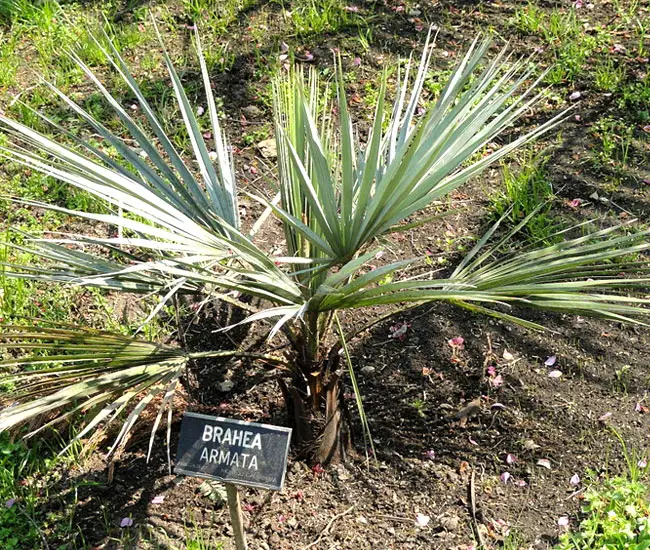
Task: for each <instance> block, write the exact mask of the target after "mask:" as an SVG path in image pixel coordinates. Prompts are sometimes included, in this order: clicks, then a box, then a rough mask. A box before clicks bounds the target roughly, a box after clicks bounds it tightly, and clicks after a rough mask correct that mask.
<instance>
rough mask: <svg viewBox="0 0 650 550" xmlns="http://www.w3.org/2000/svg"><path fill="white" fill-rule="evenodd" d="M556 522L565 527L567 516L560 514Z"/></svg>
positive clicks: (567, 522) (567, 523)
mask: <svg viewBox="0 0 650 550" xmlns="http://www.w3.org/2000/svg"><path fill="white" fill-rule="evenodd" d="M557 524H558V525H559V526H560V527H566V526H567V525H569V518H568V517H567V516H562V517H561V518H558V520H557Z"/></svg>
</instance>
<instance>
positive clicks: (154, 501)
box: [151, 495, 165, 504]
mask: <svg viewBox="0 0 650 550" xmlns="http://www.w3.org/2000/svg"><path fill="white" fill-rule="evenodd" d="M164 501H165V495H156V496H155V497H153V499H151V504H162V503H163V502H164Z"/></svg>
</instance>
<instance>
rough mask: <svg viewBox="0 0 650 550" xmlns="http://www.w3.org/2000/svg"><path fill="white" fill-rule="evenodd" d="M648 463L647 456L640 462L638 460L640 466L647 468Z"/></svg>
mask: <svg viewBox="0 0 650 550" xmlns="http://www.w3.org/2000/svg"><path fill="white" fill-rule="evenodd" d="M647 465H648V461H647V460H646V459H645V457H644V458H642V459H641V460H639V462H637V466H638V467H639V468H645V467H646V466H647Z"/></svg>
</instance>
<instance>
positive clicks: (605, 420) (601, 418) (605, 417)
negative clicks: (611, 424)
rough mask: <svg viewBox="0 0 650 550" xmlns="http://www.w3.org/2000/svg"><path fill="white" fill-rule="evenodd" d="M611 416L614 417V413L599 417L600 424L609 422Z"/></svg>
mask: <svg viewBox="0 0 650 550" xmlns="http://www.w3.org/2000/svg"><path fill="white" fill-rule="evenodd" d="M610 416H612V413H611V412H606V413H605V414H603V415H602V416H599V417H598V422H607V419H608V418H609V417H610Z"/></svg>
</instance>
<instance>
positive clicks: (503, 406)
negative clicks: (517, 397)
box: [490, 403, 507, 410]
mask: <svg viewBox="0 0 650 550" xmlns="http://www.w3.org/2000/svg"><path fill="white" fill-rule="evenodd" d="M490 408H491V409H495V410H496V409H499V410H503V409H505V408H507V407H506V406H505V405H504V404H503V403H494V404H493V405H492V406H491V407H490Z"/></svg>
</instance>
